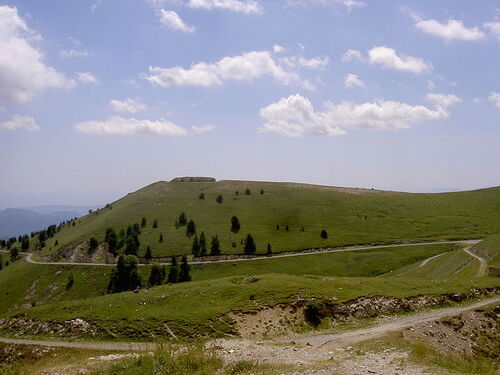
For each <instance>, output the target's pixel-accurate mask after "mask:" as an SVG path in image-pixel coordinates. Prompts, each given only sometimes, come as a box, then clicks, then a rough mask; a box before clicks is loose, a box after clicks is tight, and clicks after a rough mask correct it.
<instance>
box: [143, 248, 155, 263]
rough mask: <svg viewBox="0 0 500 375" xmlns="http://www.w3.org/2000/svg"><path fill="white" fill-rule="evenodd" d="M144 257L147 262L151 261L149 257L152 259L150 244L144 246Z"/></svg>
mask: <svg viewBox="0 0 500 375" xmlns="http://www.w3.org/2000/svg"><path fill="white" fill-rule="evenodd" d="M144 258H145V259H146V262H148V263H149V262H151V259H153V253H152V252H151V247H150V246H148V247H146V253H145V254H144Z"/></svg>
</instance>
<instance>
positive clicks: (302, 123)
mask: <svg viewBox="0 0 500 375" xmlns="http://www.w3.org/2000/svg"><path fill="white" fill-rule="evenodd" d="M443 97H446V98H437V97H434V98H433V99H434V101H435V102H436V101H437V102H439V104H438V105H436V108H434V109H432V108H428V107H426V106H423V105H410V104H406V103H401V102H395V101H384V100H377V101H375V102H371V103H363V104H355V103H351V102H342V103H340V104H334V103H331V102H326V103H325V104H324V107H325V110H324V111H315V110H314V108H313V106H312V104H311V102H310V101H309V99H307V98H305V97H303V96H302V95H300V94H295V95H291V96H289V97H287V98H282V99H280V100H279V101H278V102H276V103H273V104H271V105H269V106H267V107H264V108H262V109H261V110H260V116H261V117H262V118H263V119H264V120H265V121H266V123H265V124H264V125H263V126H261V127H260V128H259V132H268V133H278V134H283V135H286V136H289V137H300V136H303V135H306V134H318V135H342V134H345V133H346V129H355V128H367V129H376V130H399V129H409V128H411V127H412V126H414V125H418V124H420V123H423V122H426V121H431V120H439V119H445V118H447V117H448V116H449V111H448V109H447V106H443V105H452V104H454V103H457V102H458V101H457V99H458V98H456V97H455V98H450V97H449V96H444V95H443Z"/></svg>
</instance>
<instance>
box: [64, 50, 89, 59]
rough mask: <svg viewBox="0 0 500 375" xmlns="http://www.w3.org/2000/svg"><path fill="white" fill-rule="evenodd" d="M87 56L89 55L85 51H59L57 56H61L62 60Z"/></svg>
mask: <svg viewBox="0 0 500 375" xmlns="http://www.w3.org/2000/svg"><path fill="white" fill-rule="evenodd" d="M89 55H90V54H89V52H88V51H87V50H77V49H63V50H61V51H59V56H61V57H62V58H63V59H69V58H72V57H87V56H89Z"/></svg>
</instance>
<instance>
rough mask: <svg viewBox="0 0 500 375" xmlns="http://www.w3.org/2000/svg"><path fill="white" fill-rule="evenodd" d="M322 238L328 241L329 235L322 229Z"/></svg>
mask: <svg viewBox="0 0 500 375" xmlns="http://www.w3.org/2000/svg"><path fill="white" fill-rule="evenodd" d="M320 236H321V238H322V239H324V240H326V239H327V238H328V233H327V231H326V230H324V229H322V230H321V234H320Z"/></svg>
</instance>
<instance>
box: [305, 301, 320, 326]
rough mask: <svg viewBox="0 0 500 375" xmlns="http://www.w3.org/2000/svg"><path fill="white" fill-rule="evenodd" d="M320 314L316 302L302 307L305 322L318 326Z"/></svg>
mask: <svg viewBox="0 0 500 375" xmlns="http://www.w3.org/2000/svg"><path fill="white" fill-rule="evenodd" d="M322 317H323V316H322V314H321V312H320V307H319V305H318V304H316V303H310V304H308V305H307V306H306V307H305V309H304V319H305V321H306V322H307V323H309V324H311V325H312V326H313V327H317V326H319V324H320V323H321V318H322Z"/></svg>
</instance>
